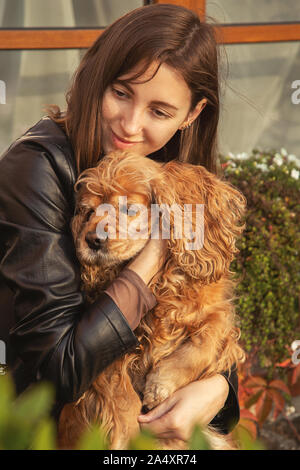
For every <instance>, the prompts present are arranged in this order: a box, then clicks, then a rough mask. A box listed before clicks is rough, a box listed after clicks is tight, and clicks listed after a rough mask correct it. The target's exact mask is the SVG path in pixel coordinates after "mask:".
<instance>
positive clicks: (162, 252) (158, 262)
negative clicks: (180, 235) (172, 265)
mask: <svg viewBox="0 0 300 470" xmlns="http://www.w3.org/2000/svg"><path fill="white" fill-rule="evenodd" d="M167 243H168V240H155V239H152V238H151V239H150V240H149V241H148V242H147V244H146V245H145V247H144V248H143V249H142V251H141V252H140V253H139V254H138V255H137V256H136V257H135V258H134V259H133V260H132V261H131V262H130V263H128V265H127V266H126V267H127V268H129V269H132V271H135V272H136V273H137V274H138V275H139V276H140V277H141V278H142V279H143V281H144V282H145V284H149V282H150V281H151V279H152V278H153V276H154V275H155V274H156V273H157V272H158V271H159V270H160V268H161V267H162V266H163V264H164V262H165V259H166V253H167Z"/></svg>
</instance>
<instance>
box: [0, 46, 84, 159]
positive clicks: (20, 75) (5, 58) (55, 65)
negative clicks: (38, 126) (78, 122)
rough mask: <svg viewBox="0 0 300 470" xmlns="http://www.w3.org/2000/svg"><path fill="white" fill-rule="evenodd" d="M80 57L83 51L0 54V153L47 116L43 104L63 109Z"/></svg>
mask: <svg viewBox="0 0 300 470" xmlns="http://www.w3.org/2000/svg"><path fill="white" fill-rule="evenodd" d="M82 54H84V50H80V51H79V50H74V49H72V50H41V51H38V50H33V51H0V64H1V68H0V79H1V80H2V83H5V100H3V99H2V101H1V94H0V103H2V104H0V154H1V153H2V152H3V150H4V149H5V148H7V147H8V145H10V143H11V142H12V141H13V140H14V139H16V138H17V137H19V136H20V135H22V134H23V133H24V132H25V131H26V130H27V129H28V128H29V127H31V126H32V125H33V124H34V123H35V122H37V121H38V120H39V119H40V118H41V117H42V116H44V115H45V114H46V111H44V110H43V108H44V107H45V106H46V105H49V104H58V105H59V106H60V107H61V108H62V109H65V106H66V102H65V92H66V91H67V88H68V85H69V82H70V79H71V76H72V74H73V72H74V71H75V69H76V67H77V66H78V64H79V62H80V57H81V56H82ZM2 90H3V87H2ZM2 98H3V94H2ZM4 103H5V104H4Z"/></svg>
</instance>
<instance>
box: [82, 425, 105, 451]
mask: <svg viewBox="0 0 300 470" xmlns="http://www.w3.org/2000/svg"><path fill="white" fill-rule="evenodd" d="M76 449H78V450H108V443H107V439H106V438H105V434H104V432H103V431H102V430H101V429H100V428H99V426H96V425H94V426H91V428H90V429H88V430H87V431H85V432H84V433H83V434H82V436H81V438H80V439H79V443H78V445H77V446H76Z"/></svg>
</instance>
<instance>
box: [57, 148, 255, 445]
mask: <svg viewBox="0 0 300 470" xmlns="http://www.w3.org/2000/svg"><path fill="white" fill-rule="evenodd" d="M75 190H76V212H75V216H74V218H73V219H72V223H71V228H72V233H73V237H74V242H75V246H76V253H77V256H78V259H79V261H80V263H81V269H82V271H81V279H82V289H83V291H84V293H85V295H86V299H87V302H94V301H95V300H96V299H97V298H98V297H99V295H100V294H101V292H103V291H104V290H105V289H106V288H107V287H108V285H109V284H110V283H111V282H112V281H113V279H115V278H116V277H117V276H118V274H119V273H120V271H121V270H122V269H123V268H124V267H125V266H126V264H127V263H128V262H129V260H131V259H132V258H133V257H134V256H136V255H137V254H138V253H139V252H140V251H141V250H142V249H143V248H144V246H145V245H146V243H147V242H148V240H149V238H150V237H151V235H153V226H154V227H155V228H156V229H157V228H158V227H159V230H165V231H167V230H168V229H169V238H168V240H167V244H168V247H167V257H166V261H165V264H164V265H163V267H162V268H161V269H160V271H159V272H158V273H157V274H156V275H155V276H154V277H153V278H152V280H151V282H150V284H149V288H150V289H151V291H152V292H153V294H154V295H155V297H156V300H157V305H156V306H155V307H154V308H153V309H152V310H151V311H150V312H148V313H147V314H146V315H145V317H144V318H143V319H142V320H141V323H140V325H139V326H138V328H137V329H136V330H135V334H136V336H137V338H138V340H139V346H138V347H137V348H136V350H134V351H132V352H129V353H126V354H125V355H124V356H123V357H122V358H120V359H118V360H116V361H115V362H113V364H111V365H110V366H108V367H107V368H106V369H105V370H104V371H103V372H102V373H101V374H100V375H99V376H98V377H97V379H96V380H95V381H94V382H93V384H92V385H91V386H90V388H89V389H88V390H87V391H86V392H85V393H84V394H83V396H82V397H81V398H80V399H79V400H78V401H77V402H74V403H69V404H66V405H65V406H64V408H63V410H62V413H61V415H60V419H59V428H58V429H59V432H58V435H59V445H60V448H73V447H74V446H75V445H76V442H78V439H79V436H80V435H81V433H82V432H83V431H84V430H85V429H86V428H87V427H88V426H89V425H90V424H92V423H95V422H96V423H97V424H98V425H99V427H101V429H102V430H103V431H104V432H105V435H106V436H107V438H108V440H109V448H110V449H126V446H127V445H128V442H129V440H130V439H131V438H132V437H134V436H135V435H136V434H138V433H139V431H140V428H139V423H138V421H137V416H138V415H139V414H140V413H141V409H142V407H144V408H143V409H145V408H146V409H148V410H151V409H153V408H154V407H155V406H157V405H158V404H159V403H161V402H162V401H163V400H165V399H166V398H167V397H169V396H170V395H171V394H172V393H174V392H175V391H176V390H178V389H180V388H181V387H184V386H185V385H187V384H189V383H191V382H193V381H196V380H198V379H204V378H208V377H210V376H213V375H214V374H217V373H220V372H222V371H225V370H228V369H230V368H231V367H232V366H233V365H234V364H235V365H238V364H239V363H241V362H243V361H244V359H245V354H244V351H243V349H242V347H241V346H240V345H239V338H240V330H239V328H238V326H237V318H236V313H235V307H234V299H235V294H234V290H235V287H236V282H237V281H234V280H233V276H232V274H233V273H232V272H231V271H230V263H231V262H232V260H233V259H234V256H235V254H236V253H237V252H238V249H237V247H236V241H237V239H238V238H239V236H240V235H241V234H242V232H243V230H244V228H245V224H243V222H242V218H243V216H244V213H245V208H246V200H245V197H244V196H243V195H242V194H241V193H240V192H239V191H238V190H237V189H236V188H234V187H233V186H232V185H231V184H230V183H228V182H225V181H222V180H221V179H220V178H219V177H217V176H216V175H214V174H212V173H210V172H209V171H208V170H206V169H205V168H204V167H202V166H198V165H192V164H189V163H183V162H179V161H175V160H173V161H170V162H167V163H161V162H156V161H153V160H151V159H150V158H148V157H145V156H142V155H136V154H134V153H131V152H129V151H115V152H110V153H109V154H108V155H106V156H104V157H103V158H102V160H101V161H100V162H99V164H98V165H97V167H95V168H90V169H87V170H85V171H84V172H83V173H82V174H81V175H80V177H79V179H78V181H77V183H76V186H75ZM124 197H126V198H127V199H124ZM120 198H121V207H122V204H123V202H124V200H127V205H128V206H130V205H134V204H137V205H139V206H138V207H142V208H145V210H144V217H143V218H140V219H138V217H139V215H140V214H139V213H138V214H137V213H136V212H135V211H131V212H130V211H129V210H128V212H127V213H126V211H125V212H124V210H121V211H119V212H118V210H117V209H118V208H119V209H120ZM103 204H109V205H110V206H109V207H114V209H115V211H113V212H114V213H115V214H117V217H115V219H116V220H114V222H116V231H115V233H114V235H115V236H114V237H111V238H110V237H109V236H107V237H106V238H105V237H103V236H101V237H100V238H99V230H98V231H97V229H99V223H100V225H101V223H102V222H103V221H104V222H105V223H106V225H105V227H106V229H107V230H106V233H107V235H108V234H109V233H112V232H113V230H112V229H111V228H110V224H109V223H108V222H109V220H111V221H112V220H113V218H111V219H109V218H106V219H105V216H104V215H103V214H102V213H101V214H100V213H99V207H101V205H103ZM153 205H155V207H164V211H165V212H164V213H163V214H160V217H159V218H158V219H156V220H155V223H154V224H153V225H151V223H149V222H151V213H152V210H151V207H152V206H153ZM105 207H108V206H105ZM130 207H131V206H130ZM174 207H175V209H176V210H174ZM180 211H181V214H182V213H183V212H184V216H185V219H184V220H187V221H188V223H187V225H188V228H189V230H187V231H188V233H186V230H182V224H180V223H179V222H180V219H178V217H179V215H180ZM121 212H122V213H123V216H124V213H125V214H126V220H127V222H130V224H131V227H132V225H133V226H134V223H136V227H139V223H140V226H142V228H143V231H142V233H143V237H141V238H130V237H127V238H125V237H122V238H121V237H120V238H119V235H120V233H121V229H120V224H119V222H120V220H121ZM145 213H146V217H145ZM176 217H177V218H176ZM197 217H198V219H197ZM152 219H153V213H152ZM141 220H142V222H141ZM178 220H179V222H178ZM138 221H139V223H137V222H138ZM104 222H103V223H104ZM147 222H148V225H147ZM152 222H153V220H152ZM181 222H182V219H181ZM102 225H103V224H102ZM111 225H112V224H111ZM180 225H181V227H180ZM101 227H102V226H101ZM199 227H200V228H201V230H199ZM113 228H114V227H113ZM102 229H103V227H102ZM122 230H123V228H122ZM197 230H198V239H197V243H196V244H195V243H194V244H193V243H191V239H192V235H193V234H197ZM102 231H103V230H102ZM102 235H103V233H102ZM90 237H92V240H94V241H96V245H97V247H96V249H95V246H93V245H91V240H90ZM195 238H196V237H195V236H194V239H195ZM91 246H92V247H91ZM205 435H206V437H207V439H208V440H209V442H210V444H211V446H212V448H213V449H234V448H236V447H235V446H234V445H232V443H231V441H230V437H227V436H224V435H222V434H220V433H218V431H217V430H215V429H213V428H212V427H211V426H207V427H206V428H205ZM184 446H185V444H183V443H182V441H179V440H167V439H164V440H163V439H160V440H159V441H158V448H160V449H183V448H184Z"/></svg>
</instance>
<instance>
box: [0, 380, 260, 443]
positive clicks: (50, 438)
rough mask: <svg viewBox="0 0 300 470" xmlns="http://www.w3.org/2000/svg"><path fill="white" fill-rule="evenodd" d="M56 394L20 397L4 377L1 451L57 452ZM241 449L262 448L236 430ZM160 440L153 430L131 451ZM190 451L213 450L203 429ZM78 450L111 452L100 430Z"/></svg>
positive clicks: (41, 387) (36, 390)
mask: <svg viewBox="0 0 300 470" xmlns="http://www.w3.org/2000/svg"><path fill="white" fill-rule="evenodd" d="M53 400H54V391H53V388H52V386H51V385H50V384H48V383H43V382H41V383H39V384H35V385H33V386H31V387H30V388H29V389H28V390H27V391H26V392H24V393H23V394H21V395H20V396H19V397H16V394H15V390H14V385H13V382H12V379H11V377H10V374H9V373H7V374H5V375H0V450H23V449H26V450H56V449H57V440H56V438H57V434H56V425H55V422H54V420H53V419H52V418H51V417H50V413H51V407H52V406H53ZM235 432H236V438H237V441H238V442H239V445H240V448H241V449H248V450H253V449H261V448H262V446H261V445H260V444H259V443H258V442H257V441H256V440H253V439H252V437H251V434H249V433H246V434H243V432H244V431H243V429H241V430H239V429H238V426H237V427H236V429H235ZM156 449H158V447H157V441H156V439H155V437H154V435H152V434H151V432H149V431H144V430H143V431H142V432H141V433H140V434H139V435H138V436H137V437H136V438H135V439H133V440H132V441H131V442H130V444H129V446H128V450H156ZM188 449H189V450H209V449H210V446H209V443H208V442H207V440H206V438H205V436H204V434H203V433H202V431H201V428H200V427H199V426H198V425H196V426H195V427H194V429H193V433H192V436H191V438H190V441H189V443H188ZM75 450H109V448H108V445H107V441H106V439H105V436H104V435H103V433H102V432H101V430H100V429H99V427H96V426H94V427H91V428H90V429H88V430H87V431H86V432H85V433H84V434H83V435H82V436H81V439H80V440H79V443H78V445H77V447H76V449H75Z"/></svg>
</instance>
